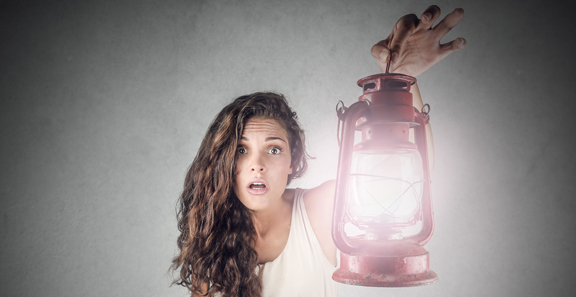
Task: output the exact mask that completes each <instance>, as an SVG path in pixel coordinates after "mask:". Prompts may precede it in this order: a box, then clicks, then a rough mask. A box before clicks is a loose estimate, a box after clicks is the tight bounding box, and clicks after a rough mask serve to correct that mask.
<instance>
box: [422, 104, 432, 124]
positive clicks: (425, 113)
mask: <svg viewBox="0 0 576 297" xmlns="http://www.w3.org/2000/svg"><path fill="white" fill-rule="evenodd" d="M420 113H421V114H422V118H424V120H425V121H426V123H428V122H429V121H430V115H429V114H430V104H428V103H426V104H424V106H422V111H420Z"/></svg>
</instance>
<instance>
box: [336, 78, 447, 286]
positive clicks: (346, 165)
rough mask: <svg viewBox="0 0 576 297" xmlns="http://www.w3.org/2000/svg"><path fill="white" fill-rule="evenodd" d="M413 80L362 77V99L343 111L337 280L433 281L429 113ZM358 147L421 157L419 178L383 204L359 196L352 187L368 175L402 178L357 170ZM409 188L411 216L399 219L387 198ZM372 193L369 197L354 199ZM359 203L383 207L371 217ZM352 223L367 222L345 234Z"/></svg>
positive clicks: (387, 179) (388, 283)
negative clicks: (416, 101) (408, 230)
mask: <svg viewBox="0 0 576 297" xmlns="http://www.w3.org/2000/svg"><path fill="white" fill-rule="evenodd" d="M415 82H416V79H415V78H414V77H411V76H407V75H403V74H395V73H382V74H377V75H372V76H368V77H365V78H362V79H360V80H359V81H358V86H360V87H362V89H363V94H362V95H361V96H360V97H359V101H358V102H356V103H354V104H352V105H351V106H350V107H349V108H345V107H344V108H341V109H340V110H339V118H340V120H342V121H343V126H342V134H341V135H342V137H341V144H340V154H339V160H338V161H339V163H338V175H337V178H336V192H335V201H334V216H333V222H332V237H333V240H334V243H335V244H336V246H337V248H338V249H339V250H340V252H341V253H340V267H339V268H338V270H337V271H336V272H334V274H333V276H332V278H333V279H334V280H336V281H338V282H341V283H345V284H351V285H362V286H374V287H407V286H418V285H425V284H430V283H433V282H435V281H436V280H437V279H438V277H437V275H436V273H434V272H433V271H432V270H431V269H430V267H429V266H430V264H429V254H428V252H427V251H426V250H425V249H424V248H423V247H422V246H423V245H424V244H426V243H427V242H428V241H429V240H430V238H431V236H432V233H433V231H434V219H433V210H432V201H431V198H430V170H429V162H428V152H427V139H426V128H425V126H426V124H427V122H428V116H427V113H423V112H420V111H419V110H417V109H416V108H414V107H413V102H412V101H413V98H412V94H411V93H410V87H411V85H412V84H414V83H415ZM410 129H413V131H414V142H411V141H410V140H409V131H410ZM357 130H360V131H362V141H360V142H359V143H356V144H355V143H354V135H355V133H356V131H357ZM406 152H408V153H406ZM402 153H403V154H404V155H402ZM355 154H356V155H358V156H363V155H368V156H370V155H378V154H380V155H382V156H384V157H383V158H388V157H390V158H394V156H395V154H398V156H400V157H399V158H405V156H413V157H411V158H412V159H414V160H416V159H418V160H420V161H418V162H414V164H416V165H414V166H415V167H414V166H413V167H414V168H417V167H419V168H420V169H418V168H417V169H416V171H418V170H420V171H421V174H420V175H419V176H421V178H420V180H418V181H399V183H402V182H404V184H403V186H402V187H405V190H402V191H403V192H402V191H401V193H400V194H399V195H396V194H394V195H396V196H393V197H397V198H394V199H395V200H394V201H392V202H390V203H389V204H386V205H384V203H382V202H381V201H380V200H378V199H380V197H377V196H378V195H373V196H371V197H369V198H366V197H359V194H357V193H364V192H361V191H358V190H357V189H356V188H355V187H360V186H362V181H363V180H367V181H369V183H370V185H369V186H368V187H370V189H372V188H375V189H381V188H382V187H380V186H373V184H377V183H382V184H383V185H384V186H383V187H384V188H385V187H386V185H387V184H386V183H388V182H396V181H397V180H400V178H394V177H382V176H378V177H374V176H376V175H374V174H372V175H371V174H364V175H362V174H356V173H352V171H353V168H352V167H353V166H355V165H354V164H352V163H353V159H354V158H355V156H356V155H355ZM406 154H408V155H406ZM410 154H412V155H410ZM378 156H379V155H378ZM414 156H415V157H414ZM402 162H404V161H402ZM357 163H358V162H357ZM358 164H360V163H358ZM394 164H400V163H398V162H396V163H394ZM402 164H404V163H402ZM370 167H373V169H372V170H380V171H381V170H383V169H382V168H380V167H378V166H377V164H370ZM381 167H382V166H381ZM384 167H385V166H384ZM374 168H375V169H374ZM407 168H408V167H407ZM410 168H411V167H410ZM392 169H393V168H392ZM392 169H390V170H392ZM386 170H388V169H386ZM390 170H388V171H390ZM402 174H404V173H402ZM380 175H381V174H380ZM358 176H360V177H358ZM364 177H365V178H364ZM363 178H364V179H363ZM353 180H354V181H353ZM366 183H368V182H366ZM352 188H354V189H352ZM403 189H404V188H403ZM415 189H421V190H415ZM407 191H410V192H414V193H416V194H414V195H416V196H414V195H412V194H411V195H412V196H410V197H412V198H410V199H411V200H410V201H409V202H407V203H406V205H410V207H411V208H410V211H409V212H407V213H408V215H406V217H407V218H410V219H405V220H404V221H402V220H400V219H397V217H396V216H395V214H394V213H393V212H392V211H390V208H391V207H390V206H389V205H394V204H398V203H403V201H401V200H402V199H404V198H405V197H408V196H409V195H408V196H406V195H404V194H406V193H407ZM355 193H356V194H355ZM351 195H352V196H353V195H356V196H358V197H356V196H355V197H356V198H355V199H356V200H354V199H352V198H351ZM360 196H361V195H360ZM391 197H392V196H391ZM413 197H416V198H413ZM368 200H370V203H372V204H369V205H368V206H362V205H360V206H358V205H356V204H358V203H359V204H361V203H363V201H368ZM404 202H405V201H404ZM355 203H356V204H355ZM387 203H388V202H387ZM362 207H364V209H366V208H368V209H369V212H370V211H373V210H372V209H380V208H381V210H382V213H383V214H379V216H373V217H370V215H367V216H362V214H360V215H358V214H357V212H361V211H362V209H363V208H362ZM402 219H404V218H403V217H402ZM350 223H351V224H353V225H356V226H358V227H359V229H363V230H364V235H363V236H362V235H361V236H348V235H347V234H346V231H345V226H346V225H347V224H350ZM417 223H420V224H421V228H420V230H419V231H418V232H417V233H415V234H408V235H405V234H404V233H402V232H403V228H405V227H406V226H413V225H417Z"/></svg>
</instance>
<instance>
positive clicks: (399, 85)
mask: <svg viewBox="0 0 576 297" xmlns="http://www.w3.org/2000/svg"><path fill="white" fill-rule="evenodd" d="M388 86H389V87H391V88H402V89H406V87H408V84H407V83H405V82H403V81H397V80H392V81H390V82H389V83H388Z"/></svg>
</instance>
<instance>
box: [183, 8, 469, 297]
mask: <svg viewBox="0 0 576 297" xmlns="http://www.w3.org/2000/svg"><path fill="white" fill-rule="evenodd" d="M439 16H440V9H439V8H438V7H437V6H434V5H433V6H430V7H428V8H427V9H426V10H425V11H424V13H423V14H422V16H421V18H420V19H419V18H418V17H417V16H415V15H413V14H412V15H406V16H404V17H402V18H400V20H399V21H398V22H397V23H396V25H395V27H394V29H393V30H392V33H391V34H390V36H389V37H388V38H387V39H385V40H382V41H380V42H378V43H377V44H376V45H374V46H373V47H372V55H373V56H374V57H375V58H376V59H377V63H378V64H379V65H380V67H381V69H382V70H383V71H384V70H385V67H386V64H387V62H390V65H391V66H390V68H391V69H390V72H396V73H404V74H407V75H411V76H417V75H419V74H421V73H422V72H424V71H426V70H427V69H428V68H430V67H431V66H432V65H434V64H435V63H437V62H438V61H440V60H441V59H443V58H444V57H445V56H447V55H448V54H450V53H451V52H454V51H457V50H459V49H461V48H463V47H464V46H465V41H464V39H462V38H458V39H456V40H454V41H452V42H449V43H447V44H444V45H440V44H439V41H440V39H441V38H442V37H443V36H444V35H445V34H446V33H447V32H448V31H449V30H450V29H451V28H452V27H454V26H455V25H456V24H457V23H458V22H459V21H460V20H461V19H462V16H463V10H461V9H456V10H454V11H453V12H452V13H450V14H449V15H447V16H446V17H445V18H444V19H443V20H442V21H441V22H439V23H438V24H437V25H436V26H435V27H434V28H432V25H433V24H434V22H435V21H436V20H437V19H438V17H439ZM412 90H413V91H412V92H413V95H414V105H415V107H416V108H421V107H422V100H421V98H420V95H419V93H418V88H417V87H415V86H414V87H413V88H412ZM428 128H429V127H428ZM428 131H429V130H428ZM304 143H305V142H304V133H303V132H302V130H301V129H300V127H299V125H298V122H297V117H296V114H295V113H294V112H293V111H292V110H291V109H290V107H289V106H288V104H287V103H286V100H285V99H284V97H283V96H281V95H279V94H274V93H255V94H250V95H246V96H242V97H240V98H238V99H236V100H235V101H234V102H232V103H231V104H229V105H228V106H226V107H224V109H222V111H221V112H220V113H219V114H218V115H217V117H216V118H215V120H214V121H213V122H212V124H211V125H210V127H209V129H208V131H207V133H206V136H205V137H204V140H203V141H202V144H201V146H200V149H199V151H198V154H197V156H196V158H195V159H194V162H193V163H192V165H191V167H190V170H189V171H188V175H187V177H186V181H185V186H184V191H183V193H182V195H181V197H180V210H179V229H180V232H181V235H180V237H179V238H178V247H179V248H180V251H181V252H180V254H179V255H178V256H177V257H176V258H175V259H174V261H173V268H174V269H180V279H179V282H180V284H182V285H184V286H186V287H187V288H188V289H189V290H190V291H191V292H192V295H193V296H200V295H209V296H213V295H218V294H221V295H223V296H335V295H336V294H337V292H336V291H337V286H336V284H335V283H334V282H333V281H332V280H331V275H332V272H333V271H334V270H335V268H336V264H337V263H336V247H335V245H334V243H333V242H332V238H331V233H330V232H331V219H332V204H333V199H334V198H333V197H334V182H333V181H329V182H326V183H324V184H322V185H320V186H319V187H316V188H313V189H309V190H302V189H289V188H286V186H287V185H288V184H289V183H290V181H291V180H292V179H294V178H298V177H301V176H302V175H303V174H304V172H305V171H306V167H307V165H306V157H307V155H306V152H305V147H304Z"/></svg>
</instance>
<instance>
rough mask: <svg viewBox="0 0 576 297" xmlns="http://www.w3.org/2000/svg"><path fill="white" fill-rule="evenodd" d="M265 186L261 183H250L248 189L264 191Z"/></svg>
mask: <svg viewBox="0 0 576 297" xmlns="http://www.w3.org/2000/svg"><path fill="white" fill-rule="evenodd" d="M265 188H266V185H265V184H263V183H251V184H250V189H254V190H262V189H265Z"/></svg>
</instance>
